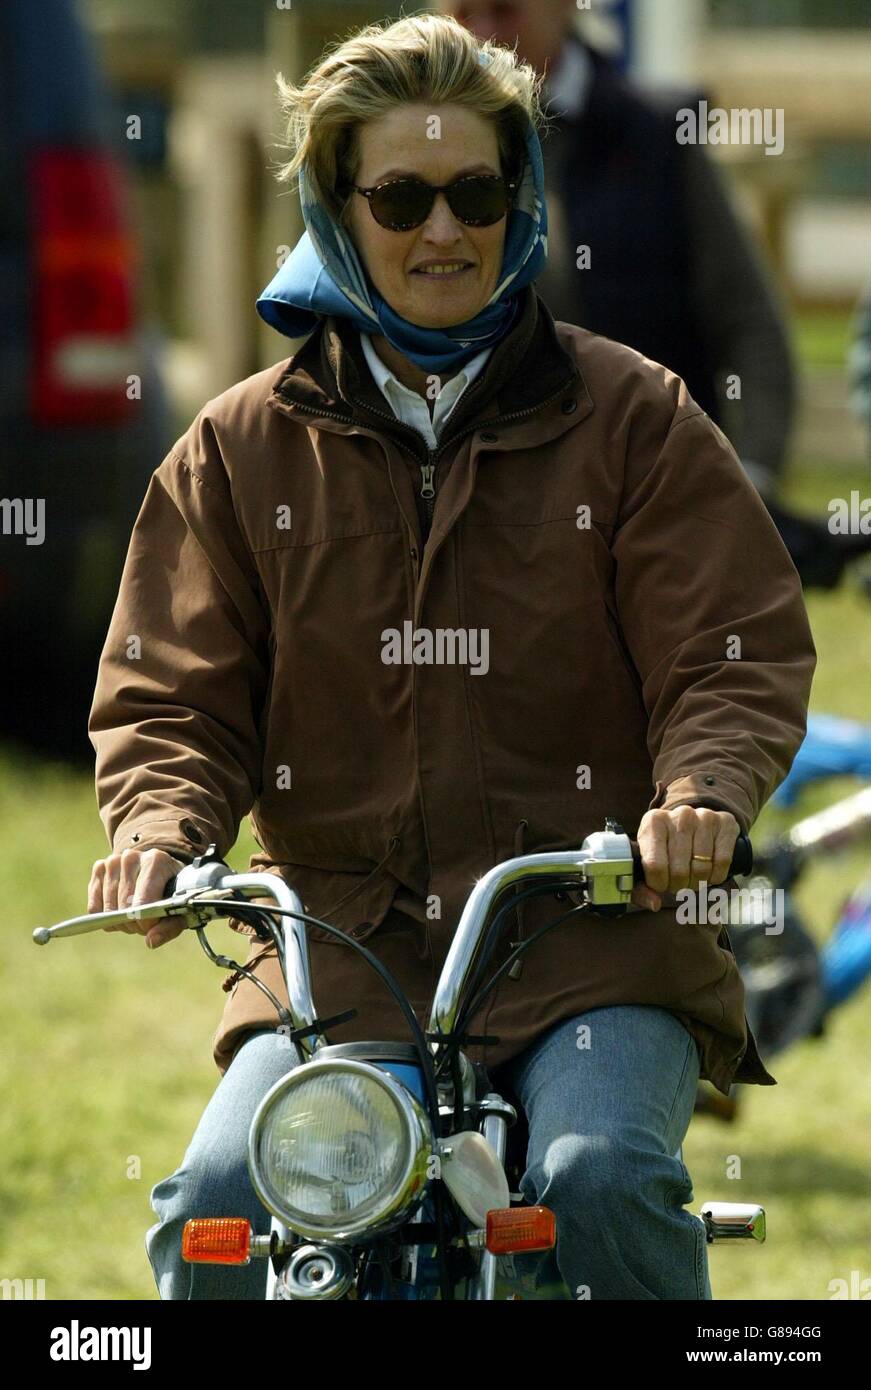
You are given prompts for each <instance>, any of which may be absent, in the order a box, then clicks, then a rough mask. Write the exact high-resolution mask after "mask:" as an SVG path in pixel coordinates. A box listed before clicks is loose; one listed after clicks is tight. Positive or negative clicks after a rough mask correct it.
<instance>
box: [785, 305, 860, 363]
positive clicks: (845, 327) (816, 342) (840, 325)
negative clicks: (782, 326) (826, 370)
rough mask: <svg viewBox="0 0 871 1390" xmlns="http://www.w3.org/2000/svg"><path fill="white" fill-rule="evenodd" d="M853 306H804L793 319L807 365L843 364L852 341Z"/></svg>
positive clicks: (794, 330)
mask: <svg viewBox="0 0 871 1390" xmlns="http://www.w3.org/2000/svg"><path fill="white" fill-rule="evenodd" d="M853 320H854V314H853V311H852V310H850V309H803V310H801V311H800V312H799V313H797V314H796V315H795V317H794V319H793V320H792V332H793V336H794V341H795V346H796V350H797V352H798V354H799V357H800V358H801V360H802V361H803V362H804V364H805V366H807V367H843V365H844V362H845V361H846V357H847V352H848V351H849V348H850V344H851V342H852V334H853Z"/></svg>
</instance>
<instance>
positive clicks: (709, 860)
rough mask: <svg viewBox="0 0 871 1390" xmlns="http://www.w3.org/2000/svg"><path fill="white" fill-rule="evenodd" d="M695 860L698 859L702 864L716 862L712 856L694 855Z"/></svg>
mask: <svg viewBox="0 0 871 1390" xmlns="http://www.w3.org/2000/svg"><path fill="white" fill-rule="evenodd" d="M693 859H698V860H699V862H700V863H701V864H713V862H714V856H713V855H712V854H694V855H693Z"/></svg>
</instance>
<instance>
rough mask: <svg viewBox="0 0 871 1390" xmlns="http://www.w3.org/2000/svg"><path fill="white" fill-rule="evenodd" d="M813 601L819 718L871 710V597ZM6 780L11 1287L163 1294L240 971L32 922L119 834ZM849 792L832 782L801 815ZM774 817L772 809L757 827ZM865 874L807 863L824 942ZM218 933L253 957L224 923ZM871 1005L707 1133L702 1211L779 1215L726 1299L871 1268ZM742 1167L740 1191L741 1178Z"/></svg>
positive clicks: (39, 776)
mask: <svg viewBox="0 0 871 1390" xmlns="http://www.w3.org/2000/svg"><path fill="white" fill-rule="evenodd" d="M850 486H860V481H859V480H852V479H851V478H850V477H849V476H848V475H841V474H839V473H835V474H833V475H830V476H829V477H827V478H824V479H820V478H818V477H815V476H813V475H804V476H802V475H799V476H797V477H796V478H795V479H794V481H793V484H792V489H791V495H792V497H793V500H794V501H795V502H796V503H797V504H802V505H805V506H807V507H808V509H812V508H814V507H816V506H818V505H819V503H820V502H821V501H824V500H825V499H827V497H828V496H831V495H837V494H839V493H842V490H849V488H850ZM820 489H822V491H821V490H820ZM833 490H834V492H833ZM808 606H809V610H810V614H811V620H812V623H813V628H814V633H815V637H816V641H817V646H818V651H819V668H818V674H817V679H816V684H815V688H814V695H813V702H812V707H813V708H814V709H816V710H820V711H828V712H832V713H835V714H842V715H847V716H851V717H858V718H865V719H869V720H871V683H869V681H868V671H867V668H868V662H867V653H868V651H869V633H871V604H869V603H868V602H867V601H863V600H861V599H860V598H859V597H858V596H857V594H856V593H855V592H854V591H852V590H850V589H847V588H845V589H843V590H842V591H839V592H836V593H833V594H821V595H810V596H809V604H808ZM0 768H2V777H0V825H2V827H3V848H4V852H3V855H2V858H0V891H2V894H3V898H4V900H5V902H6V903H7V908H6V911H5V913H4V916H3V927H2V936H3V949H4V966H5V969H4V971H3V976H2V983H0V1008H2V1017H3V1026H4V1033H5V1043H4V1059H5V1062H6V1066H5V1067H4V1069H3V1079H2V1082H0V1087H2V1091H0V1151H2V1153H3V1156H4V1162H3V1164H2V1168H0V1210H2V1212H3V1217H2V1222H0V1277H3V1278H22V1279H23V1278H32V1279H40V1278H41V1279H45V1281H46V1297H47V1298H49V1299H62V1298H70V1299H133V1298H146V1299H151V1298H154V1297H155V1296H156V1294H155V1289H154V1284H153V1280H152V1277H151V1271H150V1268H149V1266H148V1262H147V1259H146V1256H145V1252H144V1247H143V1236H144V1233H145V1231H146V1229H147V1227H148V1226H149V1225H151V1224H152V1222H153V1220H154V1217H153V1215H152V1213H151V1210H150V1208H149V1205H148V1195H149V1192H150V1189H151V1187H152V1186H153V1185H154V1183H156V1182H157V1181H159V1180H160V1179H161V1178H163V1177H165V1176H166V1175H167V1174H169V1173H170V1172H172V1171H173V1170H174V1169H175V1168H176V1167H177V1166H178V1164H179V1162H180V1160H181V1158H182V1155H183V1152H184V1149H185V1146H186V1145H187V1142H188V1140H189V1138H190V1136H191V1134H192V1132H193V1129H194V1127H195V1125H196V1123H197V1121H198V1119H199V1116H200V1114H201V1112H202V1109H203V1107H204V1105H205V1104H206V1102H207V1100H208V1098H209V1096H210V1094H211V1092H212V1090H213V1088H214V1086H215V1085H216V1084H217V1080H218V1073H217V1070H216V1069H215V1067H214V1064H213V1062H212V1060H211V1046H210V1040H211V1037H212V1034H213V1031H214V1029H215V1027H216V1025H217V1021H218V1018H219V1016H220V1011H221V1007H222V1004H223V1002H224V999H225V996H224V994H223V993H222V992H221V989H220V982H221V978H222V975H221V973H220V972H219V971H218V970H216V969H215V968H214V967H213V966H211V965H210V964H209V963H208V962H207V961H206V959H205V957H204V956H203V955H202V954H201V952H200V950H199V947H198V945H197V943H196V940H195V938H193V937H191V936H185V937H183V938H181V939H180V940H178V941H175V942H172V943H170V944H169V945H168V946H165V947H163V948H162V949H161V950H159V951H157V952H153V953H152V952H149V951H147V950H146V948H145V946H144V944H143V942H142V941H141V940H139V939H135V938H133V937H129V936H126V935H122V934H112V935H106V934H95V935H93V936H88V937H83V938H80V939H76V940H67V941H62V942H56V943H52V945H50V946H48V947H46V948H37V947H36V946H34V945H32V944H31V941H30V933H31V930H32V928H33V927H35V926H38V925H41V924H46V923H49V922H52V921H58V920H59V919H61V918H64V917H68V916H72V915H74V914H77V913H79V912H83V911H84V910H85V909H86V905H87V904H86V886H87V880H88V877H89V873H90V866H91V863H92V861H93V860H94V859H95V858H97V857H100V856H101V855H103V854H104V853H105V840H104V836H103V831H102V827H101V824H100V821H99V819H98V816H97V812H96V804H95V800H94V794H93V787H92V782H91V779H90V777H89V776H87V775H84V774H81V773H72V772H70V771H69V770H67V769H66V768H65V767H63V766H61V765H59V764H53V763H47V762H42V761H38V760H31V759H28V758H26V757H25V756H23V755H22V754H20V753H15V752H13V751H11V750H9V749H7V750H5V751H4V752H3V753H2V754H0ZM844 790H845V788H844V787H843V786H839V787H835V786H827V787H825V788H818V789H815V791H814V792H813V794H812V795H809V796H808V797H807V798H806V799H805V801H804V802H803V803H802V807H801V810H802V811H803V812H804V811H806V810H808V809H815V808H816V807H817V806H818V805H821V804H824V803H825V802H826V801H827V800H834V799H836V797H837V796H838V795H841V794H843V792H844ZM774 819H775V817H774V813H773V812H771V811H770V810H766V811H765V812H764V813H763V819H762V821H761V822H760V823H759V824H758V825H757V828H756V834H757V835H760V834H761V833H762V832H763V830H764V829H765V826H766V825H768V826H771V825H772V823H773V821H774ZM253 848H254V844H253V841H252V840H251V839H250V837H249V836H248V834H247V831H246V833H245V834H244V836H243V837H242V838H241V839H240V841H239V843H238V844H237V846H236V848H235V850H234V851H233V854H232V855H231V860H232V862H233V863H234V864H235V865H237V866H242V865H244V864H246V863H247V856H248V853H249V852H250V851H251V849H253ZM862 872H863V863H862V858H861V856H859V855H856V854H854V855H852V856H848V857H847V858H846V859H845V860H843V861H837V860H834V859H832V860H831V861H829V862H827V863H825V864H822V865H818V866H814V867H813V868H812V870H811V871H810V872H809V873H808V875H807V877H806V880H805V882H804V883H803V886H802V891H801V903H802V906H803V908H804V910H805V911H806V913H807V917H808V920H809V922H810V924H811V926H812V929H813V931H814V932H815V933H816V935H817V936H818V937H819V938H822V937H823V936H824V935H825V933H826V932H827V930H828V929H829V927H830V925H831V923H832V921H833V920H834V917H835V915H836V912H837V908H838V904H839V903H840V901H841V899H842V897H843V895H844V893H845V891H846V890H847V889H848V888H849V887H850V886H852V885H853V884H854V883H855V882H857V880H858V879H859V877H860V876H861V874H862ZM215 939H216V941H219V942H220V943H221V945H222V946H224V947H225V948H226V949H228V950H232V949H234V948H235V949H236V950H238V946H239V938H237V937H234V936H233V934H232V933H230V932H228V931H227V929H226V928H215ZM869 1005H871V992H869V991H868V990H866V991H865V993H864V995H860V996H859V997H858V998H857V999H855V1000H854V1001H853V1002H852V1003H851V1004H850V1005H848V1006H847V1007H845V1008H843V1009H842V1010H840V1011H839V1012H838V1013H837V1015H836V1016H835V1018H834V1020H833V1022H832V1025H831V1028H830V1031H829V1033H828V1035H827V1036H826V1037H825V1038H824V1039H823V1040H821V1041H812V1042H807V1043H804V1044H801V1045H800V1046H797V1047H795V1048H793V1049H792V1050H790V1051H789V1052H787V1053H786V1054H784V1055H783V1056H782V1057H777V1058H775V1059H773V1060H772V1062H771V1070H772V1071H773V1074H774V1075H775V1076H776V1077H777V1080H778V1085H777V1086H776V1087H754V1086H749V1087H743V1088H742V1089H741V1091H740V1101H741V1107H740V1113H739V1117H738V1119H737V1121H736V1122H735V1124H733V1125H731V1126H726V1125H723V1124H722V1123H720V1122H717V1121H715V1120H712V1119H709V1118H707V1117H699V1118H697V1119H695V1120H694V1121H693V1124H692V1125H691V1127H690V1132H689V1135H688V1136H687V1141H686V1144H685V1158H686V1162H687V1165H688V1167H689V1169H690V1172H691V1173H692V1175H693V1180H694V1183H695V1191H696V1202H695V1203H694V1204H693V1205H694V1207H695V1208H696V1209H697V1207H698V1204H699V1202H700V1201H701V1200H703V1199H705V1198H719V1199H721V1200H726V1201H742V1200H750V1199H753V1200H758V1201H761V1202H762V1203H763V1204H764V1205H765V1206H766V1208H767V1210H768V1212H769V1221H770V1237H769V1240H768V1242H767V1243H766V1245H765V1246H763V1247H762V1248H757V1247H755V1246H754V1248H752V1249H750V1248H747V1247H745V1246H740V1247H737V1248H736V1247H734V1246H731V1247H728V1248H724V1247H717V1248H715V1249H714V1250H712V1252H711V1271H712V1281H713V1286H714V1294H715V1297H717V1298H718V1299H754V1300H756V1299H760V1300H765V1299H781V1298H788V1299H799V1300H803V1299H820V1298H826V1297H828V1296H829V1294H828V1286H829V1282H830V1281H831V1280H832V1279H835V1278H839V1277H841V1278H845V1279H847V1280H849V1277H850V1271H851V1270H853V1269H856V1270H859V1271H860V1273H861V1276H862V1277H868V1276H871V1265H869V1259H868V1250H869V1248H871V1203H869V1201H868V1197H869V1180H868V1154H869V1152H871V1085H869V1081H868V1058H869V1057H871V1007H869ZM735 1157H737V1158H738V1159H740V1162H741V1170H742V1176H741V1178H740V1180H735V1179H730V1178H729V1177H728V1176H727V1173H728V1171H730V1168H729V1165H732V1167H734V1161H735Z"/></svg>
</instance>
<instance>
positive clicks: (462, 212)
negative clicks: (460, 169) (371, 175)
mask: <svg viewBox="0 0 871 1390" xmlns="http://www.w3.org/2000/svg"><path fill="white" fill-rule="evenodd" d="M519 182H520V180H519V179H506V178H504V177H503V175H502V174H467V175H464V176H463V177H462V178H459V179H454V181H453V183H446V184H442V185H441V186H440V187H436V186H435V185H433V184H431V183H424V181H423V179H414V178H406V179H388V181H387V182H386V183H379V184H376V185H375V186H374V187H373V188H358V187H357V185H356V184H349V185H347V187H348V188H349V190H352V191H353V192H354V193H362V195H363V197H364V198H367V199H368V200H369V207H370V209H371V211H372V216H373V217H374V218H375V221H376V222H377V223H378V224H379V226H381V227H387V228H388V229H389V230H390V231H391V232H406V231H410V230H411V229H412V228H413V227H419V226H420V225H421V223H422V222H425V221H426V219H427V218H428V217H429V215H430V212H431V211H432V205H433V203H434V202H435V199H436V194H437V193H444V195H445V197H446V198H447V200H448V207H449V208H450V210H451V212H452V213H453V214H454V216H455V217H456V219H457V221H458V222H462V223H463V225H464V226H466V227H492V226H493V224H494V223H496V222H498V221H499V220H500V219H501V218H503V217H504V216H505V214H506V212H507V211H508V209H509V207H510V206H511V203H512V201H513V195H514V190H515V188H516V187H517V185H518V183H519Z"/></svg>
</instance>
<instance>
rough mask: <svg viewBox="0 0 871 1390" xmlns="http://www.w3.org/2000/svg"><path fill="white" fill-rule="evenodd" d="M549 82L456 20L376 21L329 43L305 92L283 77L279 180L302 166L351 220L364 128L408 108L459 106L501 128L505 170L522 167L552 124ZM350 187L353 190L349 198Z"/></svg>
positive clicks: (326, 200)
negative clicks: (532, 138) (287, 154)
mask: <svg viewBox="0 0 871 1390" xmlns="http://www.w3.org/2000/svg"><path fill="white" fill-rule="evenodd" d="M543 81H544V78H543V77H539V76H538V75H537V73H536V71H535V69H534V68H533V67H532V66H531V65H530V64H528V63H523V62H520V61H519V59H518V58H517V55H516V52H515V51H514V50H512V49H510V48H506V47H504V46H503V45H501V44H497V43H494V42H492V41H491V40H490V39H486V40H480V39H477V38H476V37H475V35H474V34H472V33H470V31H469V30H468V29H466V28H464V26H463V25H462V24H460V22H459V21H458V20H456V19H454V17H453V16H452V15H444V14H432V13H429V12H428V13H426V14H419V15H411V16H408V17H405V18H402V19H399V20H396V21H395V22H392V23H391V22H390V21H389V20H385V21H383V22H382V23H377V24H369V25H367V26H366V28H364V29H360V30H357V31H356V32H355V33H353V34H352V35H351V37H349V38H346V39H344V40H342V39H339V40H338V41H337V42H336V43H335V44H333V45H330V46H329V47H328V48H327V49H326V50H325V54H324V56H323V57H322V58H321V59H320V60H319V61H318V63H317V65H316V66H315V67H314V68H312V69H311V71H310V72H309V73H308V75H307V76H306V78H305V79H304V80H303V83H302V85H301V86H299V87H296V86H294V85H293V84H292V83H290V82H287V81H286V80H285V78H284V77H283V76H282V75H281V73H277V74H276V84H277V86H278V91H279V100H280V108H281V111H282V114H283V115H284V117H285V118H286V121H287V130H286V137H285V141H284V147H285V148H287V149H289V150H290V151H291V158H290V159H289V160H288V161H287V162H286V163H282V164H280V165H279V166H278V169H277V178H278V180H279V181H280V182H290V181H291V180H292V179H294V178H295V177H296V175H297V174H298V172H299V169H300V166H301V165H302V163H303V162H305V165H306V172H307V174H308V177H309V180H310V182H311V183H312V185H313V189H314V192H315V194H316V196H317V197H318V199H319V201H320V202H322V204H323V205H324V206H325V207H326V208H327V210H328V211H329V213H330V214H331V215H332V217H333V218H334V219H335V220H336V221H338V222H343V221H344V218H345V215H346V213H347V211H348V208H349V205H350V199H351V193H350V188H349V185H350V184H352V183H354V182H356V175H357V170H358V168H359V165H360V140H359V134H360V128H361V127H362V126H363V125H365V124H366V123H367V122H369V121H375V120H378V119H379V118H380V117H381V116H384V115H386V114H387V113H388V112H389V111H392V110H393V109H394V108H395V107H397V106H400V105H404V104H406V103H426V104H430V105H433V106H436V105H440V104H441V103H448V102H453V103H455V104H457V105H459V106H464V107H466V108H467V109H468V110H470V111H474V112H476V113H477V114H478V115H480V116H483V117H485V118H488V119H490V120H491V121H493V122H494V124H495V126H496V134H497V138H498V141H499V154H500V158H501V161H502V172H503V173H504V174H505V175H506V176H508V177H512V176H516V175H517V174H519V173H520V172H521V170H522V168H523V161H524V158H525V132H526V127H527V122H528V121H529V122H531V123H532V125H533V126H534V127H535V128H536V129H538V128H539V127H540V126H543V125H546V124H547V118H546V117H545V116H544V113H543V112H542V109H541V106H540V90H541V85H542V83H543ZM343 190H345V191H344V192H343Z"/></svg>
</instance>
